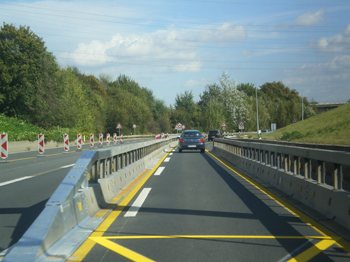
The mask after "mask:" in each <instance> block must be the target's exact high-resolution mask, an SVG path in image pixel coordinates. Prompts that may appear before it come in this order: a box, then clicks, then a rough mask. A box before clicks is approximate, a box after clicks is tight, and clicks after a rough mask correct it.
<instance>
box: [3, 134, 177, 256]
mask: <svg viewBox="0 0 350 262" xmlns="http://www.w3.org/2000/svg"><path fill="white" fill-rule="evenodd" d="M173 141H176V139H166V140H161V141H154V140H152V141H147V142H141V143H135V144H134V143H133V144H125V145H123V146H118V147H108V148H101V149H97V150H89V151H84V152H83V153H82V155H81V157H80V158H79V159H78V161H77V162H76V163H75V165H74V166H73V167H72V168H71V170H70V171H69V172H68V174H67V175H66V177H65V178H64V179H63V181H62V183H61V184H60V185H59V186H58V188H57V189H56V191H55V192H54V193H53V195H52V196H51V198H50V199H49V200H48V202H47V203H46V206H45V208H44V210H43V211H42V212H41V214H40V215H39V216H38V217H37V219H36V220H35V221H34V223H33V224H32V225H31V226H30V227H29V229H28V230H27V231H26V232H25V233H24V235H23V236H22V237H21V239H20V240H19V241H18V242H17V243H16V244H15V245H14V246H13V247H12V248H11V249H10V250H8V253H7V254H6V255H5V257H4V259H3V260H2V262H9V261H11V262H12V261H21V262H27V261H28V262H29V261H30V262H32V261H44V260H45V259H48V257H50V258H52V257H56V255H57V256H58V257H59V256H62V253H59V254H55V253H54V252H55V249H54V247H53V246H54V245H55V244H60V243H62V244H63V245H64V244H67V245H68V247H69V248H68V249H69V250H70V249H71V248H72V244H71V243H70V239H69V236H71V235H70V234H69V235H68V236H67V234H68V233H72V231H75V230H76V231H77V230H79V229H83V232H82V233H81V234H82V235H84V237H88V236H89V235H90V233H91V232H92V231H93V230H94V229H95V228H96V227H97V226H98V225H99V224H100V223H101V222H102V221H103V218H94V217H93V215H94V214H95V213H96V212H97V211H99V210H100V208H102V207H104V206H106V204H107V203H108V202H109V201H110V200H111V199H112V198H113V197H114V196H116V195H117V194H118V193H119V192H120V191H121V190H122V189H123V188H124V187H125V186H127V185H128V184H129V183H130V182H131V181H133V180H134V179H135V178H136V177H138V176H139V175H140V174H141V173H142V172H143V171H145V170H146V167H147V166H148V164H149V163H150V162H151V161H152V158H154V157H155V156H156V155H157V154H159V153H161V152H163V150H164V148H165V147H168V146H169V144H170V143H171V142H173ZM82 235H80V236H82ZM65 237H67V239H66V238H65ZM67 242H68V243H67ZM51 247H52V249H50V248H51ZM76 247H77V246H76ZM63 249H64V250H66V249H65V248H63ZM61 251H62V249H59V251H57V252H61ZM70 251H71V252H73V251H74V250H70ZM67 252H68V251H67ZM45 261H47V260H45Z"/></svg>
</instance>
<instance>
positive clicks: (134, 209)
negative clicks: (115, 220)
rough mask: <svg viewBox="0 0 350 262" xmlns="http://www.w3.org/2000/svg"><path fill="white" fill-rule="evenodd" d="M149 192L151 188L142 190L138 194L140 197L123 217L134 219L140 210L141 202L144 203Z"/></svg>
mask: <svg viewBox="0 0 350 262" xmlns="http://www.w3.org/2000/svg"><path fill="white" fill-rule="evenodd" d="M150 191H151V188H144V189H143V190H142V192H141V193H140V195H139V196H138V197H137V199H136V200H135V202H134V203H133V204H132V206H131V207H130V208H129V211H128V212H126V214H125V215H124V217H135V216H136V215H137V212H138V211H139V210H140V208H141V206H142V204H143V202H145V200H146V198H147V196H148V194H149V192H150Z"/></svg>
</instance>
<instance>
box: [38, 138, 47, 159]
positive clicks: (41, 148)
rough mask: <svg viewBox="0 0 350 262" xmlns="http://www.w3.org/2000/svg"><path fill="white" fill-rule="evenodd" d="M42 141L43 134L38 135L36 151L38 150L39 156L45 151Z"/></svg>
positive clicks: (43, 139)
mask: <svg viewBox="0 0 350 262" xmlns="http://www.w3.org/2000/svg"><path fill="white" fill-rule="evenodd" d="M44 141H45V137H44V135H43V134H41V133H40V134H39V135H38V151H39V156H42V155H43V154H44V152H45V146H44Z"/></svg>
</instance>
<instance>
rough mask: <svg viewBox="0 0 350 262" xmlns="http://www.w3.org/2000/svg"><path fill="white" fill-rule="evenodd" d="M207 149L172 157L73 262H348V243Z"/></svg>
mask: <svg viewBox="0 0 350 262" xmlns="http://www.w3.org/2000/svg"><path fill="white" fill-rule="evenodd" d="M206 146H207V152H206V153H204V154H202V153H199V151H198V152H192V151H188V152H186V151H183V152H182V153H179V151H178V149H177V148H174V150H171V152H169V153H168V154H166V155H165V156H164V157H163V159H162V160H161V161H160V162H159V163H158V165H156V166H155V167H154V168H153V169H152V170H150V171H149V173H148V174H147V175H146V176H145V177H144V179H143V180H140V181H141V182H139V184H138V186H136V187H135V188H134V189H133V190H132V191H131V192H130V193H129V194H128V195H127V197H125V198H124V199H123V200H122V201H121V202H120V203H119V205H118V207H117V208H116V209H115V210H114V211H113V212H112V213H111V214H110V215H109V216H108V217H107V218H106V219H105V221H104V222H103V223H102V224H101V225H100V226H99V227H98V228H97V229H96V230H95V232H94V233H93V234H91V236H90V237H89V238H88V239H87V240H86V241H85V242H84V243H83V244H82V245H81V246H80V248H79V249H78V250H77V251H76V252H75V253H74V254H73V255H72V256H71V257H70V258H68V259H67V261H94V262H95V261H100V262H104V261H259V262H261V261H269V262H270V261H349V259H350V255H349V249H350V244H349V242H346V241H344V240H343V239H341V238H340V237H338V236H337V235H336V234H334V233H332V232H331V231H329V230H328V229H327V228H324V227H323V226H322V225H320V224H319V223H318V222H316V221H314V220H312V219H311V218H309V217H308V216H307V215H305V214H303V213H301V212H300V211H299V210H297V209H296V208H294V207H293V206H291V205H289V204H288V203H286V202H285V201H284V200H282V199H281V198H279V197H278V196H276V195H274V194H273V193H271V192H269V191H268V190H267V189H265V188H263V187H261V186H260V185H258V184H257V183H256V182H254V181H252V180H251V179H249V178H248V177H246V176H245V175H244V174H242V173H240V172H239V171H238V170H236V169H234V168H233V167H231V166H230V165H228V164H226V163H225V162H223V161H222V160H221V159H219V158H217V157H216V156H214V155H212V154H211V153H210V150H211V148H212V143H207V145H206Z"/></svg>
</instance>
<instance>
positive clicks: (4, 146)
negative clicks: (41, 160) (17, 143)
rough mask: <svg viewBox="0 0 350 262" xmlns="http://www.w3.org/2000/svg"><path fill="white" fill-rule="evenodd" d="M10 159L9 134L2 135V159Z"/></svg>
mask: <svg viewBox="0 0 350 262" xmlns="http://www.w3.org/2000/svg"><path fill="white" fill-rule="evenodd" d="M7 157H8V144H7V134H5V133H3V134H1V158H2V159H6V158H7Z"/></svg>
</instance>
